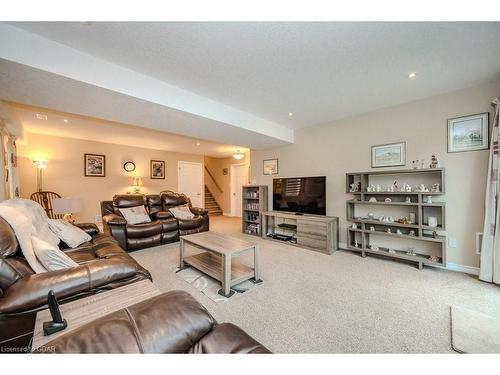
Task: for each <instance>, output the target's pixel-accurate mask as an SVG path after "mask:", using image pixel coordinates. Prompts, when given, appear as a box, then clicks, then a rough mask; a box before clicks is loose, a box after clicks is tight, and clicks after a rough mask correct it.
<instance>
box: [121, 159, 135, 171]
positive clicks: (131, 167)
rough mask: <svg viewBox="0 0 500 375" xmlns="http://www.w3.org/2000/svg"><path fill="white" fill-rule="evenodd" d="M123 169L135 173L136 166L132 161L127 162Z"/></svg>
mask: <svg viewBox="0 0 500 375" xmlns="http://www.w3.org/2000/svg"><path fill="white" fill-rule="evenodd" d="M123 169H125V170H126V171H127V172H133V171H135V164H134V163H132V162H131V161H127V162H126V163H125V164H123Z"/></svg>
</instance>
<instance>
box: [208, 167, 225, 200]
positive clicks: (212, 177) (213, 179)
mask: <svg viewBox="0 0 500 375" xmlns="http://www.w3.org/2000/svg"><path fill="white" fill-rule="evenodd" d="M205 171H207V173H208V175H209V176H210V178H211V179H212V181H213V182H214V184H215V186H216V187H217V189H219V191H220V192H221V193H222V189H221V188H220V186H219V184H218V183H217V181H215V178H214V176H212V173H210V171H209V170H208V168H207V166H206V165H205Z"/></svg>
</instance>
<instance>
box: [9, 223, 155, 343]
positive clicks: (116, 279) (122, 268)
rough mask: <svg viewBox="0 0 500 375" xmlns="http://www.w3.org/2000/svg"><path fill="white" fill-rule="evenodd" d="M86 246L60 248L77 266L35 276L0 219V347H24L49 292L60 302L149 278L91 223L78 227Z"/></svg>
mask: <svg viewBox="0 0 500 375" xmlns="http://www.w3.org/2000/svg"><path fill="white" fill-rule="evenodd" d="M78 226H80V228H82V229H83V230H85V231H86V232H87V233H88V234H90V235H91V236H92V241H90V242H86V243H84V244H82V245H80V246H78V247H77V248H74V249H70V248H67V247H66V246H64V244H63V243H62V242H61V245H60V248H61V249H62V250H63V251H64V252H65V253H66V254H67V255H68V256H69V257H70V258H71V259H73V260H74V261H75V262H76V263H78V264H79V265H78V267H74V268H69V269H64V270H58V271H49V272H44V273H38V274H37V273H35V272H34V271H33V270H32V269H31V267H30V266H29V264H28V262H27V261H26V260H25V259H24V257H23V255H22V252H21V249H20V247H19V243H18V241H17V238H16V235H15V233H14V231H13V230H12V228H11V226H10V225H9V224H8V223H7V222H6V221H5V220H4V219H2V218H0V346H1V347H2V348H9V347H10V346H13V347H15V346H19V345H20V346H23V345H26V344H27V343H26V340H27V341H28V342H29V339H30V338H31V334H32V332H33V328H34V319H35V316H36V311H38V310H42V309H45V308H47V305H46V301H47V293H48V292H49V291H50V290H53V291H54V292H55V294H56V295H57V298H58V300H59V301H60V302H62V303H64V302H66V301H69V300H73V299H77V298H81V297H84V296H88V295H90V294H93V293H97V292H100V291H102V290H107V289H113V288H117V287H119V286H122V285H126V284H129V283H133V282H136V281H139V280H144V279H151V275H150V273H149V272H148V271H147V270H146V269H144V268H143V267H142V266H140V265H139V264H138V263H137V262H136V261H135V260H134V259H133V258H132V257H131V256H130V255H128V254H127V253H126V252H125V251H123V250H122V249H121V248H120V246H119V245H118V243H117V241H116V240H114V239H113V238H112V237H109V236H106V235H104V234H102V233H99V230H98V228H97V227H96V226H95V225H94V224H80V225H78Z"/></svg>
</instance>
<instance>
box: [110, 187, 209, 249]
mask: <svg viewBox="0 0 500 375" xmlns="http://www.w3.org/2000/svg"><path fill="white" fill-rule="evenodd" d="M181 205H187V206H189V208H190V210H191V212H192V213H193V214H194V215H195V216H194V218H193V219H190V220H180V219H176V218H175V217H174V215H172V213H171V212H170V211H169V209H170V208H173V207H176V206H181ZM137 206H145V208H146V211H147V213H148V214H149V217H150V219H151V222H149V223H142V224H130V223H127V221H126V220H125V218H124V217H123V215H122V214H121V212H120V209H121V208H129V207H137ZM101 213H102V221H103V226H104V233H106V234H109V235H111V236H113V237H114V238H115V239H116V240H117V241H118V243H119V244H120V246H121V247H122V248H123V249H125V250H127V251H134V250H139V249H143V248H146V247H151V246H158V245H161V244H166V243H171V242H176V241H178V240H179V236H182V235H185V234H190V233H198V232H203V231H208V229H209V219H208V211H207V210H205V209H203V208H196V207H192V206H191V200H190V199H189V198H188V197H187V196H186V195H184V194H177V193H174V192H172V191H162V192H161V193H160V194H151V195H144V194H121V195H115V196H114V197H113V200H112V201H103V202H101Z"/></svg>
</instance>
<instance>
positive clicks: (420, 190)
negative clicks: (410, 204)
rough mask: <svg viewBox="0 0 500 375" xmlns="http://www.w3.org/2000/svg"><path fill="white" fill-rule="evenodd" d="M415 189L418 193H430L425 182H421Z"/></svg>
mask: <svg viewBox="0 0 500 375" xmlns="http://www.w3.org/2000/svg"><path fill="white" fill-rule="evenodd" d="M415 191H416V192H417V193H428V192H429V189H428V188H427V186H425V184H420V185H419V186H415Z"/></svg>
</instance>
